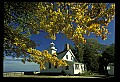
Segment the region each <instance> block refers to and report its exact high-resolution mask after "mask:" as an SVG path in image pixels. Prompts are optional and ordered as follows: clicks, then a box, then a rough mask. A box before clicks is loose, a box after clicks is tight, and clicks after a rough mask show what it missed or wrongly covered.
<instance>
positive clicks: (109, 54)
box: [99, 44, 115, 74]
mask: <svg viewBox="0 0 120 82" xmlns="http://www.w3.org/2000/svg"><path fill="white" fill-rule="evenodd" d="M114 54H115V44H111V45H107V46H106V48H105V50H104V51H103V52H102V57H100V58H99V63H100V68H99V71H100V72H99V73H102V74H107V66H108V64H109V63H114Z"/></svg>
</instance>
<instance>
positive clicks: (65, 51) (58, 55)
mask: <svg viewBox="0 0 120 82" xmlns="http://www.w3.org/2000/svg"><path fill="white" fill-rule="evenodd" d="M68 51H70V53H71V52H72V51H71V49H69V50H63V51H61V52H59V53H57V57H58V58H59V59H62V58H63V57H64V56H65V54H66V53H67V52H68ZM72 54H73V53H71V55H72ZM73 57H74V59H75V61H76V62H78V61H77V59H76V58H75V56H73Z"/></svg>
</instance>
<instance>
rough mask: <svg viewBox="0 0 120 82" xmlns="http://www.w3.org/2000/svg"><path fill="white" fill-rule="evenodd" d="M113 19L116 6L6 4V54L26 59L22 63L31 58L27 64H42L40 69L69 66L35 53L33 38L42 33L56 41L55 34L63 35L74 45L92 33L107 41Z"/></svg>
mask: <svg viewBox="0 0 120 82" xmlns="http://www.w3.org/2000/svg"><path fill="white" fill-rule="evenodd" d="M108 6H110V7H108ZM114 15H115V4H113V3H109V4H107V5H106V3H69V2H68V3H64V2H4V29H5V32H4V50H5V52H6V53H15V54H16V56H18V57H19V56H24V57H25V58H24V59H23V61H24V60H26V56H29V59H28V60H29V61H34V62H37V63H39V64H40V66H41V69H43V68H44V63H45V62H51V63H52V64H55V62H58V61H59V62H58V63H59V65H60V66H61V65H66V63H65V61H62V60H58V59H57V58H56V57H52V55H51V54H49V53H48V52H47V51H43V52H41V51H39V50H36V49H35V47H36V43H35V42H34V41H32V40H30V36H31V35H32V34H39V33H40V31H41V30H43V31H44V32H47V33H48V35H47V37H48V38H51V39H54V40H55V39H56V34H58V33H63V34H65V35H66V37H67V38H68V39H71V40H73V41H74V42H75V44H79V43H85V42H86V40H85V38H84V35H88V36H89V35H90V33H93V34H95V35H96V36H100V37H101V38H102V39H103V40H105V39H106V38H107V36H108V34H109V32H108V28H107V26H108V24H109V23H110V22H111V20H113V18H114ZM73 23H76V24H77V26H76V27H75V26H74V24H73ZM21 54H23V55H21ZM8 55H12V56H13V54H8ZM14 56H15V55H14Z"/></svg>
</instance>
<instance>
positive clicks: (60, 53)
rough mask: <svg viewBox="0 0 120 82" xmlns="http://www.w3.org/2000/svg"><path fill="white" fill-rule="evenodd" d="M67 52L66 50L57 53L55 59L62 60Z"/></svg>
mask: <svg viewBox="0 0 120 82" xmlns="http://www.w3.org/2000/svg"><path fill="white" fill-rule="evenodd" d="M67 52H68V50H64V51H61V52H59V53H57V57H58V58H59V59H62V58H63V56H64V55H65V54H66V53H67Z"/></svg>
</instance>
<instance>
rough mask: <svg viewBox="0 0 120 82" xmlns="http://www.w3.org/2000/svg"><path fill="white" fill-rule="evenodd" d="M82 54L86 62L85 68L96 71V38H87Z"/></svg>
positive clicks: (97, 66)
mask: <svg viewBox="0 0 120 82" xmlns="http://www.w3.org/2000/svg"><path fill="white" fill-rule="evenodd" d="M83 50H84V54H83V59H84V63H85V64H86V67H87V70H88V71H92V72H98V68H99V63H98V57H99V56H100V54H99V53H98V51H99V43H98V41H97V40H96V39H94V38H91V39H87V42H86V44H84V48H83Z"/></svg>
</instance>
